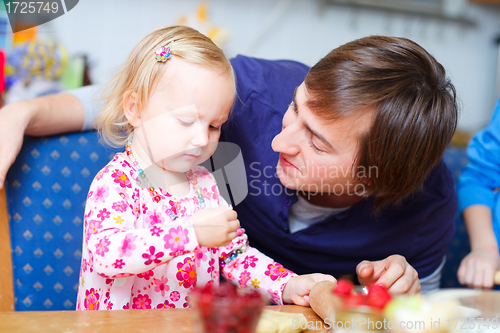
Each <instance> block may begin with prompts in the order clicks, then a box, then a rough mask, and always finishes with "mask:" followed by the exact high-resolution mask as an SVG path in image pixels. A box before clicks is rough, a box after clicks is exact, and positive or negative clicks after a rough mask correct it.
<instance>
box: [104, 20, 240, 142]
mask: <svg viewBox="0 0 500 333" xmlns="http://www.w3.org/2000/svg"><path fill="white" fill-rule="evenodd" d="M170 43H173V44H172V48H171V54H172V57H180V58H182V59H184V60H187V61H189V62H191V63H193V64H198V65H202V66H204V67H207V68H209V69H213V70H214V71H217V72H220V73H221V74H223V75H228V76H229V78H230V79H231V82H232V84H233V88H234V91H235V92H236V85H235V79H234V72H233V68H232V66H231V63H230V62H229V60H227V58H226V57H225V56H224V53H223V52H222V50H221V49H220V48H218V47H217V46H216V45H215V44H214V43H213V42H212V41H211V40H210V38H208V37H207V36H205V35H203V34H202V33H200V32H198V31H197V30H195V29H192V28H189V27H185V26H171V27H164V28H160V29H157V30H154V31H152V32H150V33H149V34H148V35H147V36H146V37H144V38H143V39H142V40H141V41H140V42H139V43H138V44H137V45H136V46H135V47H134V49H133V50H132V52H131V53H130V54H129V56H128V58H127V61H126V62H125V64H124V65H123V67H122V68H121V70H120V71H119V72H118V74H116V75H115V76H114V77H113V78H112V79H111V81H110V82H109V83H108V84H107V86H106V87H105V89H104V92H103V95H102V98H101V99H102V100H104V101H105V105H104V107H103V109H102V111H101V113H100V114H99V116H98V118H97V124H96V125H97V129H98V131H99V133H100V134H101V137H102V139H103V140H104V142H105V143H106V144H108V145H110V146H114V147H121V146H124V145H125V144H126V141H127V138H128V136H129V135H130V133H131V132H132V131H133V129H134V128H133V127H132V126H131V125H130V124H129V122H128V121H127V118H126V117H125V114H124V111H123V98H124V96H125V95H126V94H129V93H131V92H135V93H136V94H137V107H138V110H139V111H140V110H142V108H143V107H144V106H146V103H147V98H148V97H149V96H150V94H152V93H153V91H154V89H155V87H156V84H157V81H158V80H159V79H160V78H161V77H162V75H163V73H164V71H165V68H166V66H165V65H166V63H162V62H158V61H157V60H156V59H155V51H156V50H158V49H159V48H160V47H161V46H165V47H166V46H168V45H169V44H170ZM167 63H168V61H167Z"/></svg>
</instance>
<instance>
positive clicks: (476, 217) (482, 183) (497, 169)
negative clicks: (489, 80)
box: [457, 100, 500, 288]
mask: <svg viewBox="0 0 500 333" xmlns="http://www.w3.org/2000/svg"><path fill="white" fill-rule="evenodd" d="M467 156H468V158H469V163H468V164H467V165H466V167H465V168H464V169H463V170H462V174H461V175H460V178H459V182H458V185H457V194H458V200H459V213H462V214H463V217H464V221H465V224H466V227H467V232H468V234H469V239H470V243H471V250H472V251H471V253H470V254H469V255H467V256H466V257H465V258H464V259H463V260H462V262H461V263H460V268H459V270H458V273H457V276H458V280H459V281H460V283H462V284H466V285H468V286H470V287H477V288H491V287H492V286H493V275H494V272H495V271H496V270H497V269H498V267H499V256H498V245H497V241H498V240H497V239H496V237H495V232H494V229H493V227H492V210H493V209H494V207H495V189H497V188H498V187H500V100H499V102H498V104H497V106H496V109H495V111H494V112H493V117H492V119H491V121H490V123H489V125H488V126H487V127H486V128H485V129H484V130H482V131H479V132H478V133H477V134H476V135H475V136H474V137H473V138H472V140H471V141H470V143H469V146H468V148H467Z"/></svg>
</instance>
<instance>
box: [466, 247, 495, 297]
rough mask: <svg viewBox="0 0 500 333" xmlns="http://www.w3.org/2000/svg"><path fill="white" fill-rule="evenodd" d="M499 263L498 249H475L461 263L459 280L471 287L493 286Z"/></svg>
mask: <svg viewBox="0 0 500 333" xmlns="http://www.w3.org/2000/svg"><path fill="white" fill-rule="evenodd" d="M499 264H500V256H499V255H498V250H497V249H494V250H489V249H484V250H482V249H478V250H473V251H471V252H470V253H469V254H468V255H467V256H465V258H464V259H462V262H461V263H460V267H459V268H458V272H457V277H458V281H459V282H460V283H461V284H464V285H467V286H468V287H469V288H492V287H493V276H494V275H495V272H496V271H497V269H498V268H499V267H500V265H499Z"/></svg>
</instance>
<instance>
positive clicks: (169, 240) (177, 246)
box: [163, 226, 189, 252]
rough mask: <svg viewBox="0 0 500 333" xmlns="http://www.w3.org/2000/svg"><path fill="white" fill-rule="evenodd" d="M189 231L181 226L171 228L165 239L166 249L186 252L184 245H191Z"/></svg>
mask: <svg viewBox="0 0 500 333" xmlns="http://www.w3.org/2000/svg"><path fill="white" fill-rule="evenodd" d="M188 233H189V231H188V230H187V229H184V228H183V227H181V226H178V227H177V228H170V230H169V233H168V234H166V235H165V236H164V237H163V240H164V241H165V248H166V249H171V250H172V252H177V251H184V245H185V244H187V243H189V238H188V236H187V235H188Z"/></svg>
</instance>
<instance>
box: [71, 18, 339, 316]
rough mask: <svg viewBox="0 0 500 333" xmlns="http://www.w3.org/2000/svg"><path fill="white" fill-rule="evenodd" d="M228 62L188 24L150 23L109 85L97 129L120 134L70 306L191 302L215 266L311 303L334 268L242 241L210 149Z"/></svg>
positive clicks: (224, 114)
mask: <svg viewBox="0 0 500 333" xmlns="http://www.w3.org/2000/svg"><path fill="white" fill-rule="evenodd" d="M235 92H236V88H235V79H234V74H233V70H232V67H231V64H230V63H229V61H228V60H227V59H226V58H225V56H224V54H223V53H222V51H221V50H220V49H219V48H218V47H217V46H215V44H213V43H212V42H211V41H210V39H208V38H207V37H206V36H204V35H202V34H200V33H199V32H197V31H196V30H193V29H191V28H188V27H180V26H177V27H166V28H161V29H158V30H155V31H153V32H151V33H150V34H148V35H147V36H146V37H145V38H143V39H142V41H141V42H139V44H138V45H136V47H135V48H134V49H133V51H132V52H131V54H130V55H129V57H128V59H127V61H126V63H125V65H124V67H123V68H122V70H121V71H120V72H119V73H118V74H117V75H116V76H115V78H114V79H113V80H112V81H111V83H110V84H109V85H108V89H107V93H106V99H105V100H106V104H105V106H104V108H103V110H102V113H101V115H100V118H99V122H98V128H99V131H100V132H101V134H102V136H103V138H104V139H105V140H106V141H107V142H108V143H111V144H115V145H123V144H124V143H125V142H126V141H127V140H128V145H127V147H126V152H125V153H122V154H116V155H115V157H114V158H113V159H112V161H111V162H109V163H108V165H107V166H106V167H104V168H103V169H102V170H101V171H100V172H99V173H98V174H97V176H96V177H95V179H94V180H93V182H92V184H91V186H90V191H89V194H88V196H87V205H86V209H85V223H84V243H83V251H82V265H81V271H80V281H79V289H78V300H77V309H78V310H114V309H150V308H157V309H159V308H178V307H187V306H188V295H189V292H190V290H191V289H192V288H193V287H195V286H205V285H206V284H210V283H218V282H219V271H220V272H222V273H223V275H224V276H225V277H226V278H228V279H230V280H232V281H234V282H235V283H238V284H239V285H241V286H245V285H248V286H253V287H254V288H257V289H259V290H261V291H262V292H263V293H265V294H267V296H268V298H269V299H271V300H272V301H273V302H275V303H277V304H282V303H283V302H286V303H296V304H302V305H307V304H308V294H309V291H310V289H311V288H312V286H313V285H314V284H315V283H316V282H319V281H320V280H324V279H330V280H334V279H333V277H331V276H326V275H321V274H311V275H304V276H300V277H298V276H296V274H294V273H293V272H291V271H289V270H287V269H285V268H283V266H282V265H280V264H278V263H276V262H274V261H273V260H272V259H271V258H269V257H267V256H265V255H263V254H262V253H260V252H259V251H257V250H256V249H253V248H251V247H249V246H248V241H247V236H246V235H245V234H244V231H243V229H240V228H239V221H238V219H237V214H236V212H235V211H234V210H232V208H230V207H228V205H227V203H226V202H225V201H224V199H223V198H222V197H221V196H220V195H219V191H218V188H217V184H216V183H215V180H214V177H213V176H212V175H211V174H210V173H209V172H208V171H207V170H206V169H204V168H203V167H200V166H197V165H198V164H199V163H201V162H203V161H205V160H206V159H208V158H209V157H210V156H211V154H212V153H213V152H214V150H215V148H216V146H217V142H218V139H219V134H220V128H221V126H222V124H223V123H224V122H225V121H226V120H227V118H228V115H229V111H230V109H231V107H232V104H233V102H234V98H235Z"/></svg>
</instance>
